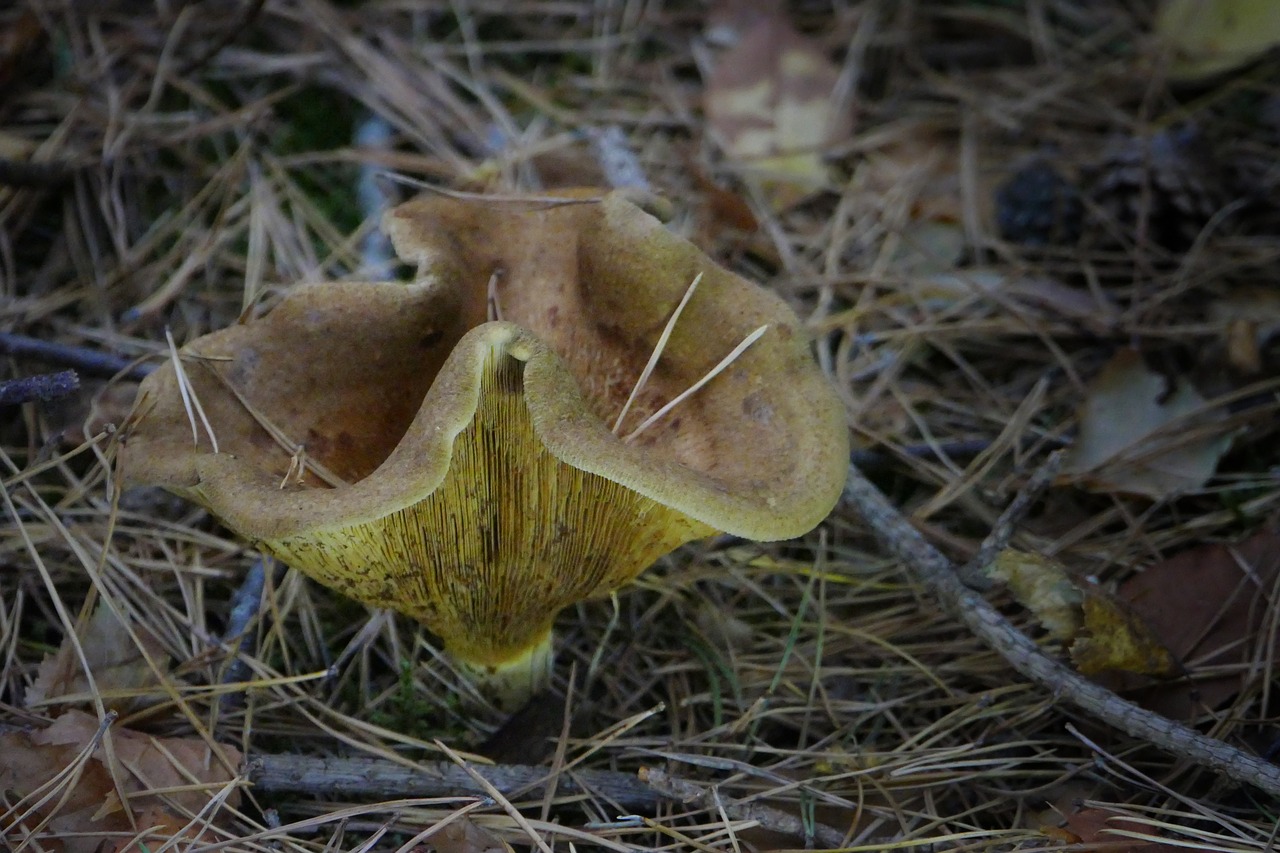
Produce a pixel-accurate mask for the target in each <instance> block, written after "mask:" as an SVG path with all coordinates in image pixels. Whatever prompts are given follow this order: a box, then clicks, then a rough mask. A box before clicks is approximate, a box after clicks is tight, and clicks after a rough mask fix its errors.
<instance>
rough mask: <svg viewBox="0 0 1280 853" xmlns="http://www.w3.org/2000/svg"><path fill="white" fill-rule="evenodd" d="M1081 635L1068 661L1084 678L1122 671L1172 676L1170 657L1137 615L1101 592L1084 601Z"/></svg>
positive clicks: (1173, 665)
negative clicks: (1082, 633) (1073, 664)
mask: <svg viewBox="0 0 1280 853" xmlns="http://www.w3.org/2000/svg"><path fill="white" fill-rule="evenodd" d="M1084 631H1085V636H1082V637H1081V638H1080V639H1078V640H1076V641H1075V642H1074V643H1072V644H1071V659H1072V660H1073V661H1075V664H1076V668H1077V669H1079V670H1080V672H1082V673H1084V674H1085V675H1097V674H1098V673H1100V672H1107V671H1108V670H1122V671H1124V672H1132V673H1137V674H1138V675H1153V676H1160V677H1169V676H1172V675H1176V674H1177V671H1178V667H1177V663H1176V662H1175V661H1174V658H1173V655H1172V654H1171V653H1170V652H1169V650H1168V649H1167V648H1165V647H1164V645H1163V644H1161V643H1160V641H1159V640H1157V639H1156V638H1155V636H1154V635H1153V634H1152V633H1151V629H1150V628H1148V627H1147V625H1146V623H1145V622H1143V621H1142V618H1141V617H1139V616H1138V615H1137V614H1135V613H1133V612H1131V611H1130V610H1129V609H1128V608H1126V607H1124V606H1123V605H1121V604H1119V603H1118V602H1116V601H1115V600H1114V599H1111V598H1109V597H1107V596H1105V595H1103V594H1101V593H1097V592H1090V594H1088V595H1086V596H1085V600H1084Z"/></svg>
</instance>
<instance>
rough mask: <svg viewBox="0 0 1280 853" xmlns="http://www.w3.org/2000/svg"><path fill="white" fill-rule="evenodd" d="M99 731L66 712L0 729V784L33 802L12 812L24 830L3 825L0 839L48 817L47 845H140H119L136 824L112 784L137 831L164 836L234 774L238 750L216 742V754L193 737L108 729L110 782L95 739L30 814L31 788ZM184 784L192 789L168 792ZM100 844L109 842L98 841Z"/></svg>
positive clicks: (79, 848) (71, 849) (89, 850)
mask: <svg viewBox="0 0 1280 853" xmlns="http://www.w3.org/2000/svg"><path fill="white" fill-rule="evenodd" d="M98 729H99V725H98V721H97V719H96V718H94V717H93V716H91V715H89V714H85V713H83V712H81V711H68V712H66V713H65V714H63V715H61V716H60V717H58V718H57V719H56V720H54V722H53V724H52V725H50V726H49V727H48V728H46V729H41V730H37V731H30V732H27V731H20V732H8V733H5V734H0V789H4V790H6V791H9V792H11V797H12V798H13V800H15V801H16V800H19V799H23V798H29V801H30V802H28V803H26V804H25V805H24V806H21V807H19V808H18V809H17V810H16V820H17V821H18V823H19V824H20V826H21V828H19V826H16V825H12V824H10V825H5V826H0V838H4V839H19V838H26V837H27V835H26V833H28V832H30V830H31V829H33V828H34V827H35V826H36V825H37V824H39V823H40V822H41V820H42V819H44V818H46V817H48V818H49V820H48V822H47V823H46V824H45V825H44V828H43V829H42V830H41V831H40V833H39V834H38V841H39V842H40V844H41V845H42V847H43V849H45V850H50V851H55V852H56V853H96V851H100V850H103V849H106V850H116V849H118V850H125V849H138V848H137V847H136V846H130V847H123V846H121V844H122V843H123V842H125V841H127V840H128V839H129V838H131V837H132V836H133V834H134V829H133V826H132V825H131V821H130V819H129V815H127V814H125V812H124V809H123V808H122V806H121V804H120V800H119V798H118V796H117V785H118V787H119V788H120V789H122V790H123V792H124V793H125V794H126V795H128V797H129V805H130V807H131V808H132V809H133V812H134V814H133V819H134V822H135V823H136V825H137V828H138V829H139V830H141V829H147V828H157V830H158V835H157V836H156V837H162V838H167V837H171V836H172V835H173V834H174V832H177V831H179V830H184V828H185V827H186V826H187V824H188V822H189V817H187V816H186V813H190V814H196V813H198V812H200V810H201V809H203V808H205V806H207V805H208V802H209V798H210V797H211V796H214V795H216V794H218V793H220V792H221V790H222V788H223V787H224V786H225V785H226V784H227V783H229V782H230V781H231V780H232V779H233V778H234V771H233V769H232V768H235V767H237V766H238V765H239V763H240V758H241V757H240V753H239V752H238V751H237V750H235V749H234V748H232V747H229V746H220V747H219V750H220V751H221V753H222V756H221V758H219V757H218V756H215V755H214V754H213V753H212V751H211V750H210V749H209V747H208V746H207V745H206V744H205V743H204V741H202V740H199V739H198V738H153V737H150V736H149V735H145V734H142V733H140V732H135V731H131V730H129V729H124V728H113V729H111V731H110V732H109V734H108V735H107V736H108V737H110V738H111V739H112V747H113V750H114V754H115V765H114V766H115V768H116V772H115V776H114V781H113V776H112V773H111V771H110V769H109V768H108V764H107V762H108V758H107V756H106V751H105V750H104V749H103V747H102V746H101V744H99V745H97V746H96V748H94V749H93V750H92V753H91V755H90V756H89V758H88V760H87V761H85V762H84V764H83V767H82V768H81V770H80V772H79V773H78V774H74V775H73V776H69V777H68V778H74V780H75V783H74V785H73V787H71V789H70V790H69V791H68V790H59V791H58V794H57V795H56V796H53V797H50V798H48V801H47V802H45V803H44V804H42V805H41V806H40V808H39V809H37V810H35V811H34V812H28V810H27V808H26V806H29V805H30V803H31V802H35V801H37V800H40V799H41V796H40V795H39V794H37V793H35V792H36V791H38V789H40V788H41V786H43V785H44V784H45V783H46V782H48V781H49V780H51V779H53V778H54V777H55V776H57V775H58V774H60V773H62V772H63V771H64V770H65V769H66V768H67V767H68V766H71V765H73V764H75V763H77V760H78V757H79V756H82V755H83V753H84V751H85V749H86V748H87V747H88V746H89V745H90V744H91V743H92V742H93V741H94V739H95V737H96V736H97V734H98ZM58 784H65V782H60V783H58ZM181 788H186V789H189V790H173V789H181ZM160 789H168V790H167V791H166V793H164V794H163V795H161V794H158V793H157V794H150V793H146V792H148V791H154V790H160ZM238 802H239V796H238V792H237V791H232V792H231V793H230V795H229V796H228V798H227V803H228V805H232V806H234V805H236V804H237V803H238ZM204 825H205V824H204V822H203V821H201V822H197V824H196V825H195V826H194V827H192V829H191V830H190V831H189V834H188V835H187V836H186V837H187V838H189V839H191V840H196V839H198V838H201V837H204V838H206V839H207V838H208V835H207V833H202V832H201V827H203V826H204ZM104 842H105V843H106V846H102V845H104Z"/></svg>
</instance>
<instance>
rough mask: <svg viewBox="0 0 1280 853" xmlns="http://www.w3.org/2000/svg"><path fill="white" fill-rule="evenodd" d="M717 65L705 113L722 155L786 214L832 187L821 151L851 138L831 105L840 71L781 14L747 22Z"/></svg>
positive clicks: (848, 125) (846, 122)
mask: <svg viewBox="0 0 1280 853" xmlns="http://www.w3.org/2000/svg"><path fill="white" fill-rule="evenodd" d="M748 20H749V22H748V23H746V24H745V29H744V30H743V31H742V32H741V33H740V34H738V37H737V40H736V42H735V43H734V44H733V46H732V47H729V48H728V49H726V50H725V51H724V52H723V53H722V54H721V55H720V57H719V59H718V60H717V62H716V64H715V68H714V69H713V70H712V72H711V74H710V76H709V78H708V80H707V85H706V91H705V95H704V108H705V110H706V114H707V121H708V123H709V124H710V126H711V128H712V129H713V130H714V131H715V133H716V135H717V137H718V138H719V141H720V143H721V144H722V145H723V147H724V151H725V153H726V154H727V155H728V156H729V157H730V158H731V159H733V160H734V161H736V162H737V163H738V164H739V165H740V166H742V167H743V169H744V170H745V171H746V172H747V173H748V174H753V175H755V176H756V177H758V178H759V179H760V182H761V186H762V187H763V188H764V189H765V191H766V193H767V195H768V197H769V199H770V202H771V204H772V205H773V206H774V207H775V209H778V210H784V209H786V208H788V207H790V206H792V205H793V204H795V203H796V202H798V201H799V200H800V199H801V198H803V197H804V196H806V195H808V194H809V193H812V192H813V191H815V190H817V189H820V188H822V187H823V186H826V185H828V184H829V183H830V175H829V170H828V167H827V164H826V162H825V161H824V160H823V152H824V150H825V149H826V148H827V147H828V146H830V145H831V144H832V143H833V142H837V141H839V140H842V139H844V138H846V137H847V136H848V135H849V134H850V133H851V131H852V128H853V121H852V117H851V115H850V113H849V112H848V111H847V110H845V109H841V105H840V103H839V101H838V99H837V98H836V87H837V85H838V83H839V80H840V69H839V67H838V66H836V64H835V63H834V62H832V61H831V60H830V59H828V58H827V56H826V53H825V52H824V51H823V48H822V45H821V44H820V43H819V42H818V41H817V40H815V39H812V38H809V37H808V36H805V35H802V34H801V33H799V32H797V31H796V30H795V29H794V28H793V27H792V25H791V23H790V21H789V20H788V19H787V17H786V15H785V13H784V12H783V10H782V9H781V8H780V7H778V8H773V9H770V10H767V12H765V13H762V14H755V15H753V16H751V18H750V19H748Z"/></svg>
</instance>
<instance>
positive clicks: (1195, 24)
mask: <svg viewBox="0 0 1280 853" xmlns="http://www.w3.org/2000/svg"><path fill="white" fill-rule="evenodd" d="M1155 33H1156V37H1157V38H1158V39H1159V41H1160V43H1161V44H1163V45H1164V46H1166V47H1168V48H1169V49H1170V51H1171V52H1172V54H1173V57H1172V60H1173V61H1172V66H1171V67H1170V74H1171V75H1172V76H1174V77H1180V78H1194V77H1206V76H1209V75H1212V74H1217V73H1219V72H1222V71H1227V70H1229V69H1231V68H1234V67H1236V66H1237V65H1242V64H1244V63H1245V62H1248V61H1249V60H1251V59H1254V58H1256V57H1257V56H1259V55H1260V54H1262V53H1264V52H1266V51H1267V50H1268V49H1269V48H1271V47H1273V46H1274V45H1276V44H1280V6H1277V5H1276V2H1275V0H1165V3H1164V5H1163V6H1161V7H1160V12H1159V14H1158V15H1157V17H1156V27H1155Z"/></svg>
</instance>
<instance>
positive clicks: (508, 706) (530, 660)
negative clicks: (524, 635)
mask: <svg viewBox="0 0 1280 853" xmlns="http://www.w3.org/2000/svg"><path fill="white" fill-rule="evenodd" d="M455 660H456V661H457V664H458V667H459V668H460V669H461V670H462V671H463V672H465V673H466V674H467V675H468V676H469V677H470V678H471V680H472V682H473V683H474V684H475V685H476V688H477V689H478V690H479V691H480V693H481V695H483V696H484V697H485V698H486V699H488V700H489V701H490V702H492V703H493V704H494V705H495V706H497V708H498V710H500V711H505V712H507V713H513V712H515V711H518V710H519V709H520V707H521V706H523V705H524V704H525V703H527V702H528V701H529V700H530V699H531V698H533V697H534V696H536V695H537V694H538V693H540V692H541V691H543V690H545V689H546V687H547V682H548V681H550V678H551V670H552V666H553V664H554V663H555V647H554V641H553V637H552V632H551V631H550V630H548V631H547V632H546V633H545V634H543V635H542V639H541V640H539V641H537V642H536V643H533V644H532V645H530V646H528V647H527V648H525V649H524V650H522V651H521V652H520V654H519V655H518V656H516V657H514V658H511V659H510V660H505V661H503V662H502V663H499V664H493V665H489V666H485V665H481V664H474V663H469V662H467V661H465V660H461V659H458V658H455Z"/></svg>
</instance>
